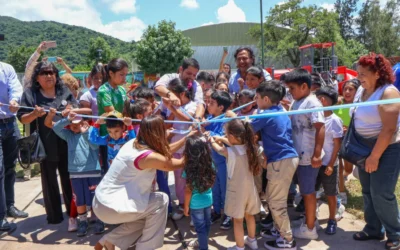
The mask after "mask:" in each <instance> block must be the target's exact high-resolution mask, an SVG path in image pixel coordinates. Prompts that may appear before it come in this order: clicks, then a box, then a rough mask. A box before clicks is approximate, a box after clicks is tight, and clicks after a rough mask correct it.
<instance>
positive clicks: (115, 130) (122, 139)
mask: <svg viewBox="0 0 400 250" xmlns="http://www.w3.org/2000/svg"><path fill="white" fill-rule="evenodd" d="M101 117H108V118H112V119H107V120H106V121H104V118H100V119H98V120H97V122H96V123H95V124H94V125H93V126H92V127H90V129H89V141H90V143H92V144H95V145H103V146H107V149H108V150H107V155H108V163H109V164H108V166H111V163H112V161H113V160H114V158H115V156H117V154H118V152H119V150H120V148H121V147H122V146H123V145H124V144H125V143H126V142H128V141H129V140H131V139H134V138H136V134H135V131H134V129H133V126H132V120H131V118H129V117H125V118H123V116H122V114H121V113H119V112H118V111H111V112H109V113H105V114H104V115H102V116H101ZM117 118H118V119H122V118H123V121H122V120H116V119H117ZM102 124H106V128H107V132H108V134H107V135H104V136H100V125H102ZM126 130H128V132H127V133H126Z"/></svg>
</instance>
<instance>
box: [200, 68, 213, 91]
mask: <svg viewBox="0 0 400 250" xmlns="http://www.w3.org/2000/svg"><path fill="white" fill-rule="evenodd" d="M196 81H197V82H198V83H200V86H201V89H202V90H203V95H205V93H206V92H207V91H208V90H209V89H213V88H214V85H215V77H214V76H213V75H212V74H210V73H208V72H206V71H201V72H199V73H198V74H197V76H196Z"/></svg>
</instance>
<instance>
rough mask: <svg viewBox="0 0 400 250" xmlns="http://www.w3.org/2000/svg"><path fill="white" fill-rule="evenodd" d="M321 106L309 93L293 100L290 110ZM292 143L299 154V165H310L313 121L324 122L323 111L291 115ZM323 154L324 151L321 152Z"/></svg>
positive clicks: (312, 147) (312, 151) (313, 146)
mask: <svg viewBox="0 0 400 250" xmlns="http://www.w3.org/2000/svg"><path fill="white" fill-rule="evenodd" d="M318 107H322V104H321V103H320V101H319V100H318V99H317V97H316V96H315V95H312V94H310V95H309V96H307V97H306V98H303V99H301V100H299V101H295V102H293V105H292V110H301V109H312V108H318ZM291 121H292V129H293V131H292V132H293V143H294V148H295V149H296V151H297V153H298V155H299V159H300V161H299V165H302V166H308V165H311V158H312V156H313V155H314V148H315V131H316V130H315V127H314V125H313V124H314V123H324V122H325V118H324V112H322V111H320V112H313V113H307V114H301V115H292V116H291ZM322 155H324V152H322Z"/></svg>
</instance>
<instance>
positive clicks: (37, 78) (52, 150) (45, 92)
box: [17, 62, 77, 224]
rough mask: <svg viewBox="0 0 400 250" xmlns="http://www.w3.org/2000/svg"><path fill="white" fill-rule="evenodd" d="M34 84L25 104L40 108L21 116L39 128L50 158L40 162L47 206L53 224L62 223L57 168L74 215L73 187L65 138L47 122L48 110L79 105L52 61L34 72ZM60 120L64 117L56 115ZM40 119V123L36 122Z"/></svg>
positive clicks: (49, 220)
mask: <svg viewBox="0 0 400 250" xmlns="http://www.w3.org/2000/svg"><path fill="white" fill-rule="evenodd" d="M31 82H32V86H30V87H29V88H27V89H26V90H25V92H24V94H23V95H22V99H21V106H28V107H36V108H35V110H34V111H32V110H28V109H24V108H21V109H20V110H19V111H18V114H17V116H18V119H19V120H20V122H21V123H23V124H30V131H31V133H32V132H33V131H35V130H37V128H38V130H39V135H40V139H41V140H42V143H43V145H44V148H45V150H46V154H47V157H46V159H45V160H44V161H43V162H42V163H41V164H40V170H41V178H42V189H43V198H44V205H45V209H46V214H47V222H48V223H49V224H58V223H61V222H62V221H63V214H62V208H61V197H60V195H59V194H60V190H59V187H58V182H57V169H58V172H59V175H60V179H61V188H62V191H63V198H64V204H65V207H66V210H67V213H68V215H69V214H70V209H71V201H72V189H71V183H70V179H69V173H68V156H67V153H68V150H67V144H66V142H65V141H64V140H62V139H61V138H59V137H58V136H57V135H56V134H55V133H54V132H53V130H52V129H51V128H48V127H46V126H45V125H44V120H45V117H46V116H45V114H46V112H44V109H48V108H55V109H57V110H58V111H63V110H65V109H66V108H67V106H73V107H74V106H75V107H77V102H76V100H75V99H74V97H73V95H72V93H71V92H70V91H69V89H68V88H67V87H66V86H64V84H63V83H62V81H61V79H60V77H59V75H58V69H57V68H56V67H55V66H54V64H52V63H49V62H40V63H38V65H36V66H35V69H34V72H33V75H32V81H31ZM55 119H56V120H55V121H57V120H59V119H61V116H56V118H55ZM36 120H37V122H36Z"/></svg>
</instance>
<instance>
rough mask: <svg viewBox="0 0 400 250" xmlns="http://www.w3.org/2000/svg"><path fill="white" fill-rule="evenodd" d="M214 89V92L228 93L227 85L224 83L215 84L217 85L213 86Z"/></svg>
mask: <svg viewBox="0 0 400 250" xmlns="http://www.w3.org/2000/svg"><path fill="white" fill-rule="evenodd" d="M215 89H216V90H221V91H225V92H228V91H229V88H228V83H225V82H217V84H216V85H215Z"/></svg>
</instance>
